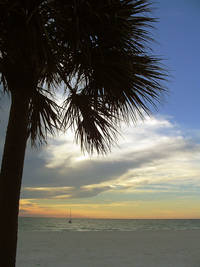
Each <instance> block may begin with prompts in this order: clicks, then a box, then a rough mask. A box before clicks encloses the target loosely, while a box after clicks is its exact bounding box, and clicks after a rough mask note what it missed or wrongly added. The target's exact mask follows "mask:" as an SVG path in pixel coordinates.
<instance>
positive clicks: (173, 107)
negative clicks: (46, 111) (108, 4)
mask: <svg viewBox="0 0 200 267" xmlns="http://www.w3.org/2000/svg"><path fill="white" fill-rule="evenodd" d="M153 7H154V10H153V15H154V16H155V17H157V18H159V21H158V22H157V23H156V25H155V27H156V29H155V30H154V31H153V37H154V39H155V40H156V42H155V43H154V44H153V45H152V47H153V49H154V54H156V55H158V56H160V57H161V58H163V63H164V64H165V66H167V69H168V72H169V81H168V82H167V87H168V89H169V93H168V95H167V96H166V97H165V99H164V101H163V103H162V104H160V105H158V111H155V112H154V113H153V115H152V117H150V118H149V117H146V120H144V121H139V122H138V123H137V125H130V126H129V127H128V126H126V125H122V128H121V135H120V136H119V138H118V145H117V146H115V147H113V149H112V151H111V153H109V154H108V155H106V156H97V155H94V156H92V157H89V156H88V155H87V154H82V153H81V152H80V148H79V146H78V145H76V144H75V143H74V141H73V133H71V132H70V131H68V132H67V134H65V135H64V134H60V135H59V136H57V137H54V138H50V139H49V142H48V145H47V146H43V147H41V148H38V149H31V148H30V147H28V149H27V153H26V160H25V167H24V175H23V187H22V192H21V200H20V215H21V216H48V217H52V216H53V217H66V216H68V214H69V210H70V209H71V210H72V216H73V217H87V218H88V217H89V218H133V219H134V218H163V219H165V218H199V219H200V164H199V163H200V122H199V116H198V115H199V111H200V107H199V103H198V102H199V99H200V90H199V89H200V75H199V60H200V52H199V47H200V34H199V28H200V18H199V12H200V2H199V1H198V0H173V1H172V0H169V1H165V0H160V1H157V2H155V3H154V4H153ZM2 114H4V116H3V118H2V120H1V123H2V125H3V126H4V125H5V123H6V117H7V116H6V108H5V107H4V106H3V107H2ZM3 126H2V131H1V136H2V138H1V142H0V146H1V149H2V147H3V142H4V140H3V139H4V138H3V135H4V134H5V133H4V131H3V128H4V127H3Z"/></svg>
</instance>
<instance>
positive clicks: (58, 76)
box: [0, 0, 165, 267]
mask: <svg viewBox="0 0 200 267" xmlns="http://www.w3.org/2000/svg"><path fill="white" fill-rule="evenodd" d="M149 12H150V6H149V3H148V0H96V1H94V0H68V1H64V0H57V1H55V0H34V1H33V0H1V1H0V72H1V82H2V84H3V88H4V92H7V93H8V94H9V95H10V96H11V108H10V117H9V122H8V128H7V135H6V140H5V146H4V153H3V159H2V167H1V174H0V197H1V198H0V207H1V214H2V215H3V217H2V219H1V221H0V229H1V233H0V235H1V245H0V251H1V255H2V256H1V259H0V262H1V263H0V265H1V266H4V267H14V266H15V257H16V244H17V218H18V210H19V197H20V188H21V181H22V172H23V164H24V156H25V150H26V144H27V140H29V139H30V140H31V142H32V144H33V145H34V144H37V143H44V142H46V139H47V135H49V134H54V133H55V132H56V131H57V130H61V129H63V130H66V129H67V128H68V127H72V128H73V129H74V131H75V138H76V140H77V142H79V143H80V145H81V148H82V149H85V150H87V151H88V152H89V153H92V152H93V151H94V150H96V151H97V152H98V153H106V152H108V151H109V150H110V148H111V145H112V144H113V142H114V140H115V135H116V133H117V127H118V125H119V124H120V122H121V121H125V122H129V120H130V119H131V120H136V119H137V117H138V114H139V115H140V116H143V114H144V113H147V114H149V113H150V109H151V107H152V106H155V103H156V101H159V100H160V98H161V95H162V92H163V91H164V89H163V87H162V85H161V81H162V79H164V78H165V71H164V70H163V69H162V68H161V67H160V60H159V59H158V58H156V57H155V56H153V55H152V54H151V51H150V50H149V49H148V42H149V41H151V36H150V34H149V31H148V28H149V27H151V25H152V22H154V21H155V20H154V19H153V18H151V17H150V15H149ZM60 87H64V94H65V100H64V102H63V105H61V106H59V105H58V104H57V103H56V101H55V94H56V91H57V90H58V88H60Z"/></svg>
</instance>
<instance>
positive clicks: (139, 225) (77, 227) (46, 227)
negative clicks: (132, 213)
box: [18, 217, 200, 232]
mask: <svg viewBox="0 0 200 267" xmlns="http://www.w3.org/2000/svg"><path fill="white" fill-rule="evenodd" d="M18 228H19V231H29V232H33V231H36V232H41V231H42V232H49V231H50V232H51V231H52V232H56V231H59V232H65V231H75V232H83V231H146V230H147V231H148V230H151V231H152V230H153V231H158V230H175V231H177V230H200V219H178V220H177V219H167V220H166V219H153V220H151V219H145V220H143V219H72V223H68V219H65V218H35V217H19V224H18Z"/></svg>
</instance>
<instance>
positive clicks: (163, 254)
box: [17, 230, 200, 267]
mask: <svg viewBox="0 0 200 267" xmlns="http://www.w3.org/2000/svg"><path fill="white" fill-rule="evenodd" d="M37 266H41V267H68V266H69V267H129V266H130V267H200V231H198V230H194V231H159V232H157V231H156V232H153V231H143V232H64V233H63V232H49V233H47V232H41V233H38V232H35V233H29V232H25V233H20V234H19V244H18V257H17V267H37Z"/></svg>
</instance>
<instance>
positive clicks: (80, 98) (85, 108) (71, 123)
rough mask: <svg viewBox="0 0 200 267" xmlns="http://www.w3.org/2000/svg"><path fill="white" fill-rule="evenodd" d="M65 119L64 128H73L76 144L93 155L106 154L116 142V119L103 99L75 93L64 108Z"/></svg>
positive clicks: (65, 103)
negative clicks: (95, 153)
mask: <svg viewBox="0 0 200 267" xmlns="http://www.w3.org/2000/svg"><path fill="white" fill-rule="evenodd" d="M63 108H64V109H63V110H64V118H63V122H62V126H63V127H64V128H65V129H66V128H68V127H72V128H73V129H74V131H75V138H76V142H77V143H80V145H81V148H82V150H86V151H88V152H89V153H93V152H94V150H96V151H97V153H106V152H108V151H109V150H110V147H111V145H112V144H113V143H115V142H116V140H117V138H116V125H117V121H118V119H119V118H115V117H114V115H113V114H112V112H110V110H109V108H107V107H106V105H104V103H103V102H102V100H101V99H98V101H97V99H95V98H94V97H93V96H90V95H84V94H82V93H80V94H77V93H75V92H73V93H72V94H71V95H70V96H69V97H68V98H67V100H66V101H65V102H64V106H63Z"/></svg>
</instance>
